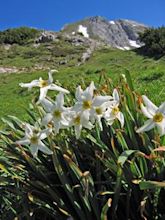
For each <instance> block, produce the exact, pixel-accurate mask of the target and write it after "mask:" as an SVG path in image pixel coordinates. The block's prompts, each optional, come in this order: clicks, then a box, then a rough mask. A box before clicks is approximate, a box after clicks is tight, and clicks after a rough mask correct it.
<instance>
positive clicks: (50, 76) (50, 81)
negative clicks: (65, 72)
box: [48, 70, 58, 84]
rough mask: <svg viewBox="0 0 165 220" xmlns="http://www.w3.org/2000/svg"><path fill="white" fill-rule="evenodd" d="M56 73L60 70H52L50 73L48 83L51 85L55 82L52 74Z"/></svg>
mask: <svg viewBox="0 0 165 220" xmlns="http://www.w3.org/2000/svg"><path fill="white" fill-rule="evenodd" d="M54 72H58V70H50V71H49V72H48V76H49V79H48V83H49V84H51V83H52V82H53V77H52V74H53V73H54Z"/></svg>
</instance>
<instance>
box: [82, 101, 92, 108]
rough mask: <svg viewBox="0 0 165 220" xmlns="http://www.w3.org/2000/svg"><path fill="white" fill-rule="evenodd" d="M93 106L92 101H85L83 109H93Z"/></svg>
mask: <svg viewBox="0 0 165 220" xmlns="http://www.w3.org/2000/svg"><path fill="white" fill-rule="evenodd" d="M91 105H92V102H91V101H88V100H85V101H84V102H83V108H84V109H90V108H91Z"/></svg>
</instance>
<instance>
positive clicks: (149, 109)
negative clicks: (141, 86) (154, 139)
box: [136, 95, 165, 136]
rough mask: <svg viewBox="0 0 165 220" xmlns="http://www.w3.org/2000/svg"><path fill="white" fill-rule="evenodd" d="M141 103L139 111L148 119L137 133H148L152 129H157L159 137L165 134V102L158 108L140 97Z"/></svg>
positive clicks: (144, 97) (145, 98)
mask: <svg viewBox="0 0 165 220" xmlns="http://www.w3.org/2000/svg"><path fill="white" fill-rule="evenodd" d="M142 99H143V102H144V104H145V106H144V105H143V103H141V104H140V105H141V110H142V112H143V114H144V115H145V116H146V117H147V118H149V119H148V120H147V121H146V122H145V123H144V125H143V126H142V127H140V128H139V129H137V131H136V132H137V133H141V132H144V131H149V130H151V129H152V128H154V127H157V129H158V132H159V134H160V136H162V135H164V134H165V102H163V103H162V104H161V105H160V106H159V108H158V107H157V106H156V105H155V104H153V103H152V102H151V101H150V100H149V99H148V98H147V96H145V95H143V96H142Z"/></svg>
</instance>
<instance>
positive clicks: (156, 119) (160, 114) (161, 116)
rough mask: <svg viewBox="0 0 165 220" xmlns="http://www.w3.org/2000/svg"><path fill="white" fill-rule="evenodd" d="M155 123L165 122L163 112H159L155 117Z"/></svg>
mask: <svg viewBox="0 0 165 220" xmlns="http://www.w3.org/2000/svg"><path fill="white" fill-rule="evenodd" d="M153 121H154V122H162V121H163V114H162V113H161V112H158V113H156V114H155V115H154V117H153Z"/></svg>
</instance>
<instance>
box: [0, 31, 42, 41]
mask: <svg viewBox="0 0 165 220" xmlns="http://www.w3.org/2000/svg"><path fill="white" fill-rule="evenodd" d="M39 32H40V31H39V30H37V29H34V28H28V27H20V28H12V29H7V30H5V31H0V44H19V45H23V44H26V43H27V42H28V41H29V40H31V39H34V38H35V37H36V36H37V35H38V33H39Z"/></svg>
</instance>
